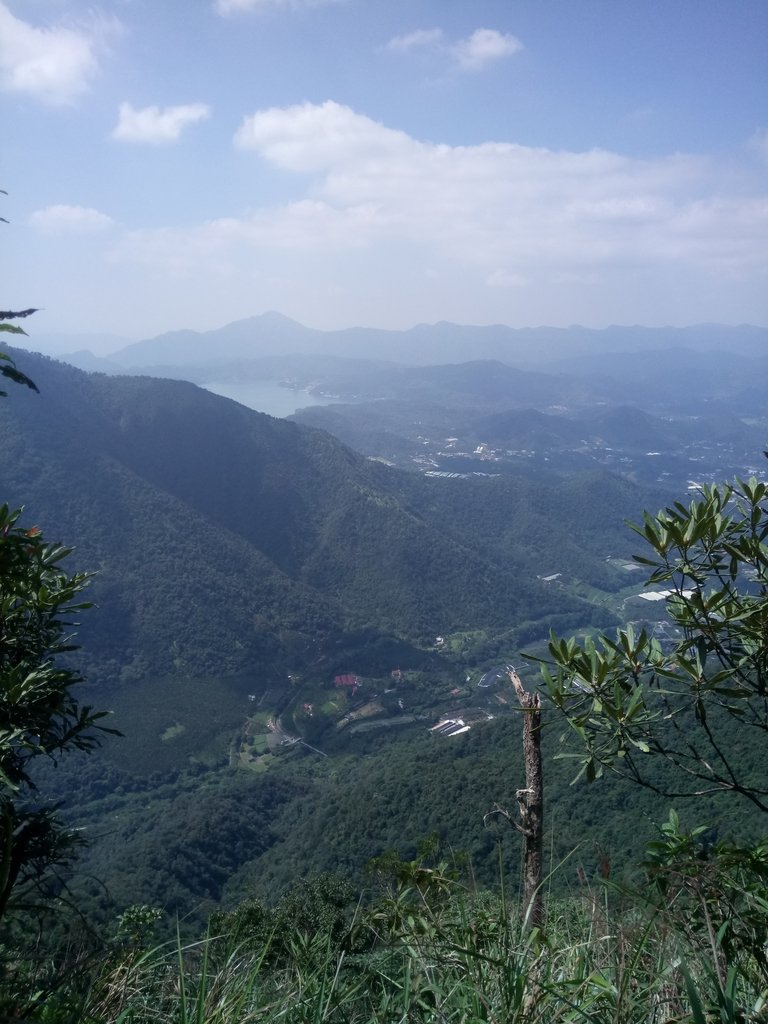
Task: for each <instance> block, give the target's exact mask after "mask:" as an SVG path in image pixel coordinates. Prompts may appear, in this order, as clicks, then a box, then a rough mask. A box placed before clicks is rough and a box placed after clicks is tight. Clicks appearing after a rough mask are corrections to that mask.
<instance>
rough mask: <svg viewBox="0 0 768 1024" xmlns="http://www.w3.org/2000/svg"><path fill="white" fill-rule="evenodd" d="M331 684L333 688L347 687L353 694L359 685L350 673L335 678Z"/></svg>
mask: <svg viewBox="0 0 768 1024" xmlns="http://www.w3.org/2000/svg"><path fill="white" fill-rule="evenodd" d="M333 682H334V685H335V686H349V687H350V688H351V689H352V693H355V692H356V690H357V688H358V686H359V685H360V680H359V679H358V677H357V676H356V675H354V674H352V673H351V672H350V673H346V674H345V675H341V676H336V678H335V679H334V681H333Z"/></svg>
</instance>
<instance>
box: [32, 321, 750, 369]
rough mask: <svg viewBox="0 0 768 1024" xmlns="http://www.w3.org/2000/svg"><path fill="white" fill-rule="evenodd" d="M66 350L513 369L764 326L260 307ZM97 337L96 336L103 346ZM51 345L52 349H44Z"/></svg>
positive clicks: (697, 343)
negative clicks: (358, 314)
mask: <svg viewBox="0 0 768 1024" xmlns="http://www.w3.org/2000/svg"><path fill="white" fill-rule="evenodd" d="M69 341H70V342H71V347H70V352H71V353H72V354H76V355H77V356H78V357H79V360H80V361H81V362H83V361H85V360H89V362H90V365H89V366H88V367H87V368H88V369H95V368H96V367H97V366H101V368H103V369H107V370H108V369H110V368H111V369H113V370H119V369H120V368H123V369H134V370H135V369H145V368H150V367H155V368H157V367H186V368H193V367H196V368H200V367H212V366H217V365H219V366H220V365H222V364H226V363H230V362H235V361H242V360H258V359H264V358H270V357H275V356H278V357H284V356H288V355H296V354H299V355H303V356H318V355H321V356H337V357H338V356H340V357H343V358H345V359H367V360H368V359H374V360H386V361H390V362H396V363H403V364H406V365H419V364H422V365H425V364H427V365H428V364H434V363H454V362H466V361H468V360H472V359H497V360H500V361H501V362H504V363H508V364H510V365H515V366H524V367H531V366H538V367H542V366H551V365H552V364H554V363H556V362H557V361H559V360H568V359H571V358H574V357H577V358H582V357H600V356H601V355H604V354H606V353H611V352H649V351H654V350H664V349H671V348H684V349H690V350H692V351H695V352H706V351H727V352H732V353H740V354H743V355H760V354H762V353H764V352H765V347H766V342H768V328H763V327H753V326H748V325H741V326H734V327H729V326H724V325H717V324H702V325H697V326H692V327H657V328H651V327H639V326H633V327H628V326H615V327H607V328H605V329H600V330H598V329H592V328H586V327H579V326H573V327H568V328H556V327H526V328H512V327H506V326H504V325H503V324H498V325H493V326H482V327H478V326H466V325H460V324H452V323H446V322H441V323H436V324H419V325H417V326H415V327H412V328H410V329H408V330H403V331H395V330H383V329H378V328H367V327H352V328H347V329H345V330H335V331H321V330H316V329H314V328H311V327H305V326H304V325H302V324H300V323H298V322H296V321H295V320H291V319H290V318H289V317H286V316H283V315H282V314H280V313H276V312H268V313H264V314H262V315H261V316H253V317H248V318H247V319H244V320H238V321H235V322H234V323H230V324H227V325H226V326H224V327H220V328H217V329H215V330H210V331H194V330H179V331H171V332H168V333H166V334H160V335H158V336H157V337H154V338H149V339H146V340H144V341H139V342H136V343H134V344H130V345H127V346H125V347H123V348H119V349H118V350H117V351H115V352H113V354H112V355H110V356H109V357H108V358H107V359H106V360H104V361H103V362H102V361H100V362H99V363H94V362H93V358H92V357H88V356H87V355H85V354H84V351H83V350H87V349H89V348H90V345H89V338H88V335H82V336H74V335H72V336H69ZM103 341H104V339H103V338H99V342H100V345H101V347H102V349H103ZM48 343H49V350H51V351H56V353H57V354H63V352H62V341H61V339H59V340H58V342H56V341H55V339H48ZM51 343H55V344H56V348H55V349H52V348H50V344H51Z"/></svg>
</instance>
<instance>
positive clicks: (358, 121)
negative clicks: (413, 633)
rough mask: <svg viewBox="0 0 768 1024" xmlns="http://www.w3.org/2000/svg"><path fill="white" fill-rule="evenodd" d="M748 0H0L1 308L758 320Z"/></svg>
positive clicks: (764, 140)
mask: <svg viewBox="0 0 768 1024" xmlns="http://www.w3.org/2000/svg"><path fill="white" fill-rule="evenodd" d="M766 40H768V3H766V2H765V0H504V2H501V0H471V2H470V0H440V2H438V0H111V2H103V3H101V4H99V3H96V4H94V3H93V2H91V0H7V2H2V0H0V102H2V118H3V134H4V146H3V148H2V153H1V154H0V186H2V187H3V188H4V189H6V190H7V192H8V193H9V194H8V196H7V197H2V199H3V209H2V215H3V216H5V217H7V219H8V220H9V221H10V222H11V223H10V224H9V225H3V226H2V227H3V238H4V241H5V244H4V246H3V269H2V283H3V293H4V294H3V296H2V297H1V299H0V302H2V304H3V306H4V308H8V307H10V308H17V307H21V306H32V305H34V306H41V307H43V310H42V312H40V313H38V314H37V315H36V317H35V319H34V320H33V321H32V320H31V321H29V330H30V333H31V334H33V335H34V333H35V332H38V333H44V334H46V335H47V334H49V333H51V332H111V333H114V334H118V335H122V336H125V337H128V338H141V337H148V336H151V335H153V334H157V333H160V332H162V331H165V330H170V329H174V328H181V327H197V328H199V329H207V328H211V327H216V326H220V325H221V324H223V323H226V322H228V321H230V320H235V319H239V318H241V317H245V316H250V315H254V314H258V313H261V312H263V311H265V310H269V309H276V310H279V311H281V312H283V313H285V314H287V315H289V316H292V317H294V318H295V319H297V320H300V321H301V322H303V323H306V324H308V325H309V326H313V327H320V328H335V327H345V326H352V325H357V324H360V325H368V326H382V327H395V328H405V327H409V326H411V325H412V324H414V323H418V322H434V321H437V320H451V321H456V322H460V323H498V322H502V323H507V324H510V325H512V326H527V325H538V324H553V325H560V326H566V325H568V324H571V323H582V324H585V325H588V326H595V327H601V326H605V325H608V324H611V323H643V324H648V325H652V326H653V325H661V324H679V325H682V324H689V323H700V322H707V321H717V322H723V323H741V322H751V323H761V324H766V323H768V273H767V270H768V110H767V109H766V106H767V104H766V101H767V99H768V71H767V70H766V69H767V67H768V43H767V42H766Z"/></svg>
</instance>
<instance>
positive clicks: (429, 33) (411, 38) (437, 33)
mask: <svg viewBox="0 0 768 1024" xmlns="http://www.w3.org/2000/svg"><path fill="white" fill-rule="evenodd" d="M442 39H443V31H442V29H439V28H419V29H416V31H415V32H409V33H408V34H407V35H404V36H395V37H394V38H393V39H390V41H389V42H388V43H387V49H388V50H401V51H403V52H405V51H408V50H416V49H419V48H420V47H431V46H436V45H438V44H439V43H441V42H442Z"/></svg>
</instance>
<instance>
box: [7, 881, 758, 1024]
mask: <svg viewBox="0 0 768 1024" xmlns="http://www.w3.org/2000/svg"><path fill="white" fill-rule="evenodd" d="M606 895H607V894H606V893H604V892H603V893H592V892H587V893H585V894H584V895H583V896H582V897H580V898H578V899H576V900H573V901H570V902H563V903H560V904H557V905H554V906H552V907H551V908H550V916H549V923H548V925H547V929H546V933H542V932H539V931H538V930H535V929H527V928H526V927H525V922H522V921H520V920H518V919H517V918H516V916H515V915H514V913H510V912H509V908H507V907H506V906H505V904H504V900H503V898H500V897H497V896H493V895H491V894H487V893H485V894H480V895H473V894H470V893H468V892H466V891H464V890H462V889H461V888H460V887H458V886H456V888H455V889H449V888H448V886H447V885H446V886H443V887H441V888H440V887H439V888H438V889H436V890H433V891H431V892H428V891H426V890H425V889H423V888H422V889H419V887H418V886H410V887H405V888H402V889H401V890H400V891H399V892H394V893H392V894H391V895H390V896H389V897H388V898H386V899H384V900H381V901H379V902H378V903H377V904H376V905H375V906H374V907H372V908H370V909H368V910H366V911H365V912H363V911H361V910H358V911H357V912H356V913H355V914H354V915H353V917H352V918H351V920H348V921H347V923H346V925H345V927H344V928H343V929H342V930H340V929H339V928H338V927H337V926H336V925H337V924H338V922H336V923H335V924H334V925H333V926H331V927H325V928H319V929H317V930H316V931H314V932H312V931H310V930H306V929H304V930H302V929H295V930H293V931H285V930H284V929H283V930H281V931H279V932H278V931H277V930H275V929H273V930H272V932H271V933H270V934H267V935H266V936H265V935H264V934H263V932H260V931H259V929H258V928H257V929H255V930H253V929H252V931H253V934H250V935H249V934H247V931H248V928H247V927H246V929H245V931H246V934H243V928H242V927H239V926H242V924H243V922H244V921H246V923H248V919H247V917H246V918H243V917H242V915H241V918H240V921H239V926H238V921H236V920H235V916H234V915H230V916H229V918H228V919H226V918H225V919H222V920H223V923H225V924H227V925H229V926H230V927H229V931H228V932H225V933H221V934H210V935H208V936H207V937H206V938H205V939H203V940H201V941H199V942H196V943H192V944H186V945H185V944H183V943H182V942H181V940H180V939H178V938H177V939H176V940H175V941H169V942H167V943H165V944H160V945H155V946H151V947H150V948H142V946H141V944H139V943H135V944H132V945H130V946H128V947H127V948H123V949H115V950H113V951H111V952H109V953H108V954H107V955H101V956H100V957H96V958H95V959H94V958H93V957H91V958H90V959H85V960H83V961H81V962H80V963H79V964H78V963H73V964H72V966H71V969H70V972H69V975H68V978H66V979H64V980H62V981H61V983H60V985H59V987H58V988H56V989H54V990H52V991H48V992H45V993H43V992H42V990H38V991H37V993H35V992H34V991H30V992H29V997H28V999H27V1000H26V1001H25V1002H26V1005H24V1006H22V1005H19V1006H18V1008H17V1011H16V1012H17V1013H18V1015H19V1016H20V1017H21V1018H22V1019H27V1020H36V1021H44V1022H48V1024H65V1022H66V1024H75V1022H77V1024H193V1022H194V1024H251V1022H265V1024H266V1022H284V1024H321V1022H327V1024H400V1022H402V1024H406V1022H424V1024H433V1022H434V1024H477V1022H487V1024H515V1022H521V1024H522V1022H525V1024H534V1022H541V1024H545V1022H546V1024H556V1022H574V1024H575V1022H590V1024H609V1022H612V1024H635V1022H636V1024H672V1022H683V1021H686V1022H688V1021H690V1022H692V1024H711V1022H713V1021H718V1022H723V1024H725V1022H734V1024H735V1022H743V1024H747V1022H757V1021H765V1020H766V1019H768V975H767V973H766V965H765V958H764V956H763V958H762V962H761V956H760V953H759V951H757V955H755V951H747V950H742V951H740V952H738V953H737V954H735V955H734V957H733V958H732V960H731V961H730V962H728V963H727V964H726V965H725V973H723V970H722V968H723V961H722V955H720V954H722V949H721V950H719V951H718V949H717V948H714V949H712V948H708V942H707V936H706V934H704V935H703V936H701V935H699V934H698V933H696V934H693V933H691V931H690V930H689V929H686V928H685V927H679V928H672V927H671V926H670V925H671V922H672V920H673V916H674V915H672V914H670V913H660V912H658V910H657V909H656V908H652V907H649V906H641V905H638V903H637V901H635V903H634V905H630V906H627V905H623V904H622V902H621V898H620V894H617V893H612V894H611V895H610V898H609V899H606ZM612 902H615V903H616V906H615V907H614V906H611V903H612ZM219 923H221V922H219ZM252 924H253V921H252V920H250V925H252ZM238 931H239V934H238ZM705 932H706V929H705Z"/></svg>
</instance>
